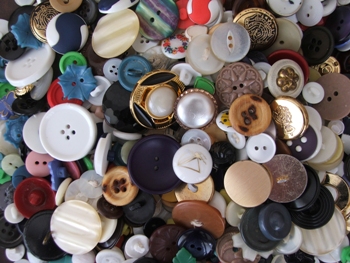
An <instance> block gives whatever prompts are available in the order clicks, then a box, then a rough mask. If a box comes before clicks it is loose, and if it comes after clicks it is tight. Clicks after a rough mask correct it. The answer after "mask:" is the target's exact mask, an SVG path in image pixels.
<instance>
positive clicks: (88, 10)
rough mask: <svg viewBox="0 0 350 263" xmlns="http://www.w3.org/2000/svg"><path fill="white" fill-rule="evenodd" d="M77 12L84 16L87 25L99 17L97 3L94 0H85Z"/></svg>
mask: <svg viewBox="0 0 350 263" xmlns="http://www.w3.org/2000/svg"><path fill="white" fill-rule="evenodd" d="M75 13H76V14H78V15H79V16H80V17H81V18H83V19H84V21H85V23H86V24H87V25H91V24H93V23H94V22H95V21H96V19H97V15H98V8H97V3H96V2H95V1H94V0H83V1H82V3H81V5H80V7H79V8H78V9H77V10H76V11H75Z"/></svg>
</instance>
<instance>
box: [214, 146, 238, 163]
mask: <svg viewBox="0 0 350 263" xmlns="http://www.w3.org/2000/svg"><path fill="white" fill-rule="evenodd" d="M209 153H210V155H211V157H212V159H213V164H214V167H228V166H229V165H231V164H232V163H234V162H235V161H236V158H237V156H236V150H235V148H234V147H233V146H232V145H231V144H230V143H228V142H227V141H220V142H215V143H214V144H213V145H212V146H211V148H210V150H209Z"/></svg>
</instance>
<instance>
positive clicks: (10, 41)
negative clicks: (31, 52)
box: [0, 32, 26, 61]
mask: <svg viewBox="0 0 350 263" xmlns="http://www.w3.org/2000/svg"><path fill="white" fill-rule="evenodd" d="M24 51H26V49H25V48H21V47H20V46H19V45H18V44H17V40H16V38H15V36H14V34H12V33H11V32H8V33H7V34H5V35H4V36H3V37H2V39H1V40H0V56H1V57H2V58H3V59H6V60H9V61H11V60H16V59H17V58H19V57H20V56H22V55H23V53H24Z"/></svg>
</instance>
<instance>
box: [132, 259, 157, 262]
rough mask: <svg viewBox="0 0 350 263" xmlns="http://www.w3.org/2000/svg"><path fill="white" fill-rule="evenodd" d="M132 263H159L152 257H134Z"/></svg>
mask: <svg viewBox="0 0 350 263" xmlns="http://www.w3.org/2000/svg"><path fill="white" fill-rule="evenodd" d="M134 263H159V261H157V260H156V259H154V258H139V259H136V260H135V261H134Z"/></svg>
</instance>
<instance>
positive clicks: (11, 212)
mask: <svg viewBox="0 0 350 263" xmlns="http://www.w3.org/2000/svg"><path fill="white" fill-rule="evenodd" d="M4 216H5V218H6V221H7V222H9V223H11V224H18V223H19V222H21V221H22V220H23V219H24V216H23V215H22V214H21V213H20V212H19V211H18V209H17V207H16V206H15V204H13V203H12V204H9V205H8V206H7V207H6V209H5V211H4Z"/></svg>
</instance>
